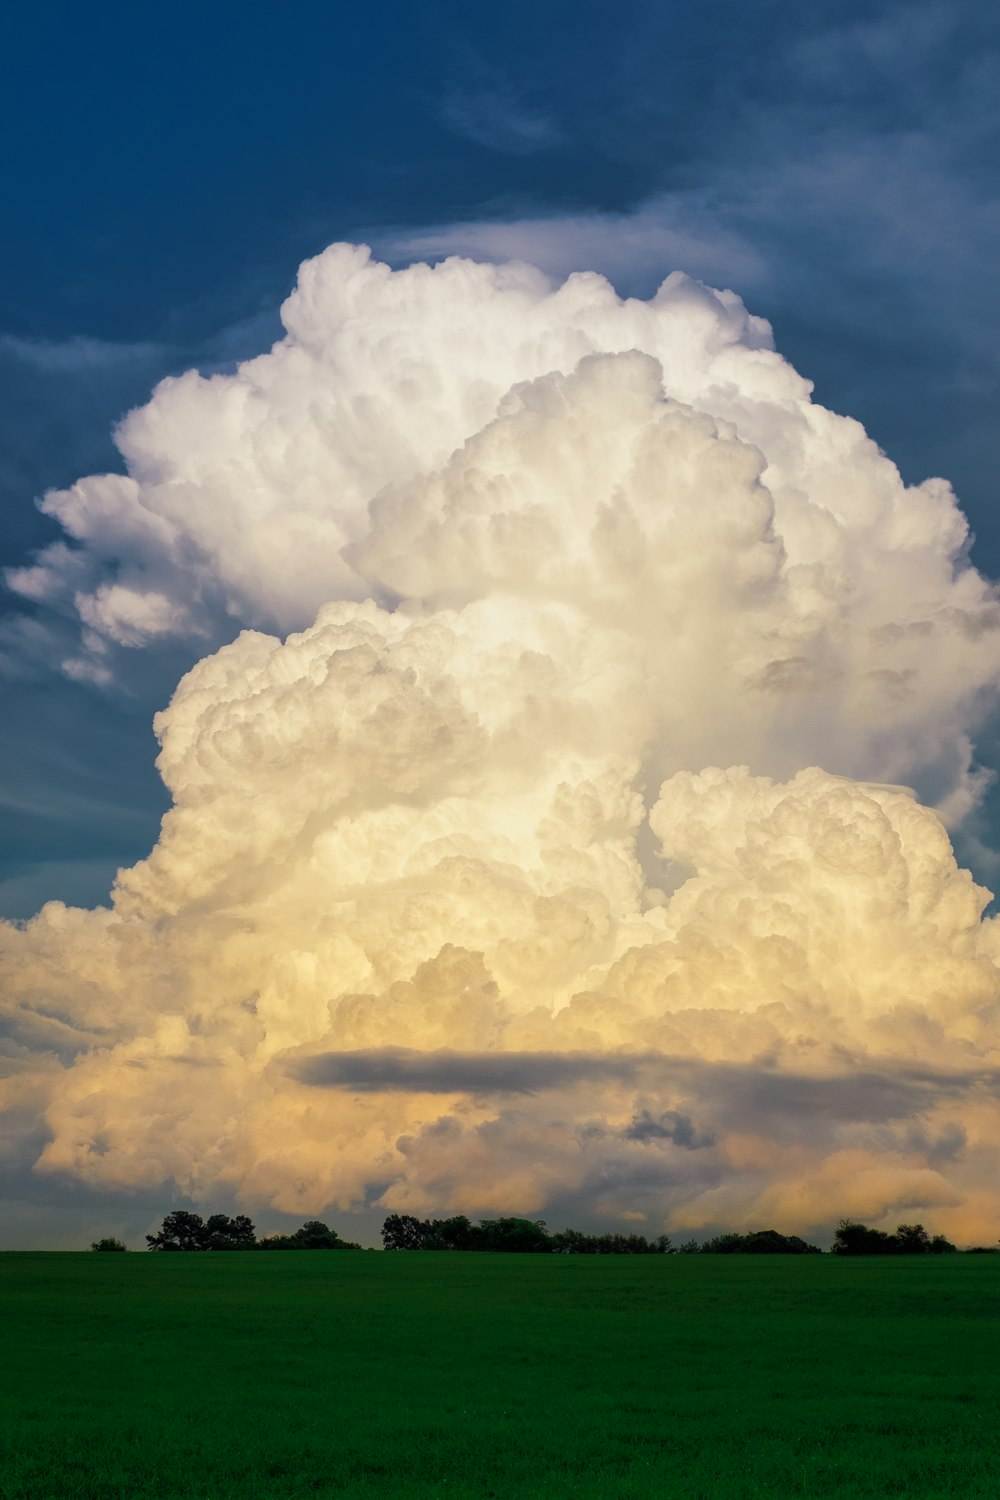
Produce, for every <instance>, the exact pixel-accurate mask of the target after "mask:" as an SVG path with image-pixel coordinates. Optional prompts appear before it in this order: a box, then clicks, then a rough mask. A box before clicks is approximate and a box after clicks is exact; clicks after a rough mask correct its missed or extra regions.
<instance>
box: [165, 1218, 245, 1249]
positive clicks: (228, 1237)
mask: <svg viewBox="0 0 1000 1500" xmlns="http://www.w3.org/2000/svg"><path fill="white" fill-rule="evenodd" d="M256 1243H257V1231H256V1230H255V1229H254V1226H253V1222H252V1220H250V1219H248V1218H247V1216H246V1214H237V1215H236V1217H235V1219H231V1218H230V1217H229V1215H228V1214H212V1215H211V1217H210V1218H209V1220H208V1223H207V1224H206V1223H205V1221H204V1220H203V1219H202V1217H201V1214H193V1213H189V1212H188V1210H187V1209H185V1208H176V1209H174V1211H173V1212H172V1213H169V1214H167V1216H166V1218H165V1219H164V1220H163V1224H162V1225H161V1227H160V1231H159V1233H158V1234H147V1236H146V1244H147V1245H148V1246H149V1248H150V1250H252V1249H253V1248H254V1247H255V1245H256Z"/></svg>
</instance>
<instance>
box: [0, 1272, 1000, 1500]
mask: <svg viewBox="0 0 1000 1500" xmlns="http://www.w3.org/2000/svg"><path fill="white" fill-rule="evenodd" d="M0 1302H2V1307H0V1339H2V1349H0V1497H2V1500H75V1497H91V1496H94V1497H100V1500H230V1497H239V1500H251V1497H262V1500H263V1497H268V1500H270V1497H281V1500H299V1497H316V1496H323V1497H325V1496H331V1497H332V1496H336V1497H354V1496H357V1497H366V1500H368V1497H376V1496H377V1497H397V1496H398V1497H401V1500H411V1497H412V1500H431V1497H435V1500H438V1497H441V1500H444V1497H451V1500H492V1497H499V1500H536V1497H537V1500H568V1497H573V1500H647V1497H648V1500H672V1497H677V1500H716V1497H722V1500H742V1497H767V1500H787V1497H793V1496H803V1497H808V1500H818V1497H827V1496H829V1497H838V1500H847V1497H851V1500H854V1497H865V1500H868V1497H872V1496H882V1495H900V1496H920V1497H925V1496H927V1497H936V1496H954V1497H961V1500H977V1497H984V1500H985V1497H990V1500H996V1496H997V1495H998V1494H1000V1421H998V1400H997V1398H998V1395H1000V1373H998V1354H1000V1340H998V1337H997V1333H998V1310H1000V1257H993V1256H942V1257H930V1256H928V1257H913V1258H906V1257H899V1258H895V1257H892V1258H886V1259H876V1260H848V1261H844V1260H837V1259H835V1258H833V1257H829V1256H824V1257H823V1258H822V1259H821V1258H819V1257H816V1258H811V1257H803V1258H801V1259H800V1258H798V1257H765V1256H761V1257H739V1256H733V1257H715V1256H705V1257H699V1256H689V1257H687V1256H672V1257H660V1256H650V1257H648V1258H647V1257H636V1258H634V1259H633V1258H630V1257H621V1258H618V1257H606V1258H605V1257H600V1258H597V1257H579V1258H577V1257H570V1256H556V1255H552V1256H532V1255H524V1256H517V1255H512V1256H505V1255H449V1254H433V1253H424V1254H396V1255H389V1254H371V1253H365V1252H344V1253H334V1254H297V1255H296V1254H289V1255H252V1254H244V1255H239V1254H236V1255H163V1256H158V1255H141V1254H130V1255H94V1254H79V1255H75V1254H48V1255H45V1254H6V1255H2V1256H0Z"/></svg>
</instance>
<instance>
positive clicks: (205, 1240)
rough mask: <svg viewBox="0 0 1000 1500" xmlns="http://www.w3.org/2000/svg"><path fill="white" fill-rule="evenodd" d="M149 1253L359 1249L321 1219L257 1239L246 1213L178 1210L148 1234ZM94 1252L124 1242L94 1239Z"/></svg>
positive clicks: (113, 1247)
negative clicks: (289, 1232) (203, 1213)
mask: <svg viewBox="0 0 1000 1500" xmlns="http://www.w3.org/2000/svg"><path fill="white" fill-rule="evenodd" d="M146 1247H147V1249H149V1250H161V1251H179V1250H180V1251H185V1250H186V1251H191V1250H202V1251H204V1250H360V1249H361V1246H360V1245H355V1244H353V1243H352V1242H351V1241H349V1240H342V1239H341V1238H340V1235H339V1234H338V1233H337V1231H336V1230H335V1229H331V1228H330V1227H329V1226H328V1225H327V1224H323V1223H321V1222H320V1220H319V1219H307V1220H306V1222H305V1223H304V1224H303V1225H302V1228H301V1229H296V1230H295V1232H294V1234H268V1235H265V1236H264V1238H263V1239H260V1240H259V1239H258V1238H257V1230H256V1228H255V1227H254V1223H253V1220H252V1219H249V1218H247V1216H246V1214H237V1215H236V1217H235V1218H232V1219H231V1218H230V1217H229V1215H228V1214H211V1215H209V1217H208V1218H207V1219H203V1218H202V1216H201V1214H194V1213H189V1212H188V1211H187V1209H183V1208H177V1209H174V1210H173V1212H172V1213H169V1214H167V1215H166V1217H165V1218H164V1220H163V1223H162V1224H161V1226H160V1228H159V1230H158V1231H157V1233H156V1234H147V1236H146ZM90 1248H91V1249H92V1250H125V1249H126V1248H127V1247H126V1246H125V1245H123V1244H122V1242H121V1240H119V1239H115V1238H113V1237H110V1236H109V1237H108V1238H105V1239H101V1240H95V1241H94V1243H93V1244H92V1245H91V1247H90Z"/></svg>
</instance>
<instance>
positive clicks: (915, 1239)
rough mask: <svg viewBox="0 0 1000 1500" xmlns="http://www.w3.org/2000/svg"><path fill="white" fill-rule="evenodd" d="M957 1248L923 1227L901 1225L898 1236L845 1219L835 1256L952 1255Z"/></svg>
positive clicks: (836, 1240)
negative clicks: (932, 1234)
mask: <svg viewBox="0 0 1000 1500" xmlns="http://www.w3.org/2000/svg"><path fill="white" fill-rule="evenodd" d="M956 1248H957V1247H956V1246H955V1245H953V1244H952V1243H951V1241H950V1240H947V1239H945V1237H944V1235H943V1234H936V1235H935V1236H934V1237H933V1239H932V1238H931V1236H930V1235H929V1234H928V1233H927V1230H926V1229H925V1228H924V1226H923V1225H922V1224H898V1225H897V1226H896V1233H895V1234H886V1232H885V1230H884V1229H871V1228H869V1226H868V1225H867V1224H858V1223H857V1222H856V1221H855V1220H853V1219H841V1221H840V1223H839V1224H838V1226H837V1228H836V1229H835V1230H834V1235H833V1253H834V1255H949V1254H953V1253H954V1252H955V1250H956Z"/></svg>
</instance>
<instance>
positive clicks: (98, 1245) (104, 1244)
mask: <svg viewBox="0 0 1000 1500" xmlns="http://www.w3.org/2000/svg"><path fill="white" fill-rule="evenodd" d="M90 1248H91V1250H127V1249H128V1246H127V1245H126V1244H125V1242H124V1240H116V1239H115V1237H114V1235H111V1234H107V1235H105V1236H104V1238H103V1239H102V1240H94V1242H93V1244H92V1245H91V1247H90Z"/></svg>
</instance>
